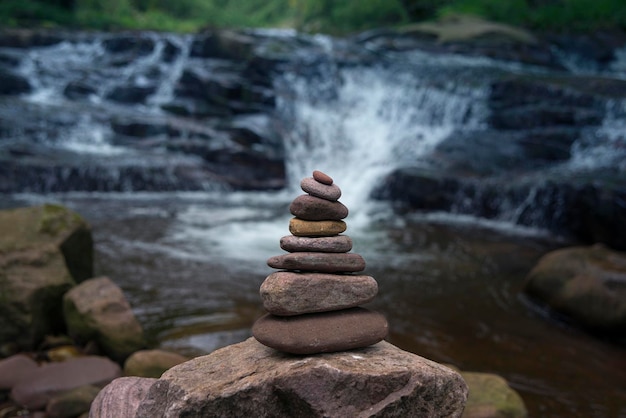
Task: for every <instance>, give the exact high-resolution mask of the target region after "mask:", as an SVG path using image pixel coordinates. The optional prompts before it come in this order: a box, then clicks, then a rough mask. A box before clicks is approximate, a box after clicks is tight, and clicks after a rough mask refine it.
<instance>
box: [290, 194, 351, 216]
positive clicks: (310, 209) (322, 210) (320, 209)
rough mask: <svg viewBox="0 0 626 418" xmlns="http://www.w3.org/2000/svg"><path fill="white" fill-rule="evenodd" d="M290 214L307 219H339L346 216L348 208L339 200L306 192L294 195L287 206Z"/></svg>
mask: <svg viewBox="0 0 626 418" xmlns="http://www.w3.org/2000/svg"><path fill="white" fill-rule="evenodd" d="M289 211H290V212H291V214H292V215H294V216H296V217H298V218H300V219H304V220H307V221H323V220H330V221H332V220H341V219H344V218H345V217H346V216H348V208H347V207H345V206H344V204H343V203H341V202H333V201H329V200H326V199H322V198H319V197H315V196H311V195H308V194H304V195H300V196H298V197H296V198H295V199H294V200H293V201H292V202H291V205H290V206H289Z"/></svg>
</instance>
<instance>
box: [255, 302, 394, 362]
mask: <svg viewBox="0 0 626 418" xmlns="http://www.w3.org/2000/svg"><path fill="white" fill-rule="evenodd" d="M388 330H389V326H388V324H387V320H386V319H385V317H384V316H383V315H382V314H380V313H378V312H374V311H370V310H368V309H365V308H350V309H344V310H341V311H332V312H320V313H310V314H304V315H296V316H276V315H272V314H267V315H265V316H262V317H261V318H259V319H258V320H257V321H256V322H255V323H254V325H253V326H252V335H254V338H256V339H257V341H259V342H260V343H261V344H264V345H266V346H268V347H271V348H274V349H276V350H279V351H283V352H286V353H292V354H316V353H331V352H335V351H344V350H352V349H356V348H363V347H367V346H370V345H372V344H376V343H377V342H379V341H381V340H383V339H384V338H385V337H386V336H387V333H388Z"/></svg>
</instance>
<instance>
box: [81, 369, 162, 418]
mask: <svg viewBox="0 0 626 418" xmlns="http://www.w3.org/2000/svg"><path fill="white" fill-rule="evenodd" d="M157 381H158V380H157V379H153V378H147V377H120V378H119V379H115V380H114V381H112V382H111V383H109V384H108V385H107V386H105V387H104V389H102V390H101V391H100V393H99V394H98V396H96V399H94V401H93V403H92V404H91V409H90V411H89V417H90V418H122V417H134V416H135V413H136V412H137V409H138V408H139V405H140V404H141V402H142V401H143V399H144V398H145V397H146V396H147V394H148V391H149V389H150V388H151V387H152V385H154V384H155V383H156V382H157ZM163 416H165V415H163V414H161V413H158V414H155V415H153V417H163Z"/></svg>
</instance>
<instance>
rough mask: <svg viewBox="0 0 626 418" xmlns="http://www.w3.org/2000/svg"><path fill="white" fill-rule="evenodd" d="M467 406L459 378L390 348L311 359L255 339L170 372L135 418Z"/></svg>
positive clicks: (411, 412)
mask: <svg viewBox="0 0 626 418" xmlns="http://www.w3.org/2000/svg"><path fill="white" fill-rule="evenodd" d="M106 390H107V389H106V388H105V391H106ZM466 399H467V386H466V384H465V382H464V381H463V379H462V378H461V376H460V375H459V374H458V373H456V372H455V371H453V370H451V369H449V368H447V367H444V366H442V365H440V364H437V363H434V362H432V361H430V360H426V359H424V358H422V357H419V356H417V355H414V354H411V353H407V352H405V351H402V350H400V349H399V348H397V347H395V346H393V345H391V344H389V343H387V342H384V341H383V342H380V343H378V344H375V345H373V346H370V347H367V348H362V349H358V350H353V351H346V352H338V353H330V354H321V355H315V356H308V357H304V356H294V355H287V354H283V353H280V352H278V351H275V350H273V349H271V348H268V347H265V346H264V345H262V344H260V343H259V342H257V341H256V340H255V339H254V338H249V339H248V340H246V341H244V342H242V343H239V344H235V345H231V346H228V347H226V348H223V349H221V350H217V351H215V352H213V353H212V354H209V355H207V356H203V357H197V358H195V359H193V360H190V361H187V362H185V363H182V364H180V365H178V366H175V367H173V368H172V369H170V370H168V371H167V372H165V373H164V374H163V376H162V377H161V378H160V379H159V380H157V381H156V382H155V383H154V384H153V385H152V386H151V387H150V390H149V391H148V394H147V395H146V397H145V398H144V399H143V401H142V402H141V403H139V405H138V408H137V413H136V415H134V416H136V417H150V418H155V417H177V416H186V417H209V416H210V417H233V416H254V417H294V416H306V417H372V416H376V417H459V416H461V414H462V412H463V408H464V406H465V402H466ZM96 404H97V405H101V403H99V402H96V403H95V404H94V405H96ZM91 414H92V415H91V416H92V417H93V418H98V417H108V416H110V415H109V414H108V413H107V411H106V408H100V407H99V406H98V409H94V408H92V411H91ZM130 416H132V415H130Z"/></svg>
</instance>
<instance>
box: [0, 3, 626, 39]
mask: <svg viewBox="0 0 626 418" xmlns="http://www.w3.org/2000/svg"><path fill="white" fill-rule="evenodd" d="M624 1H625V0H341V1H339V0H0V24H1V25H3V26H33V25H37V26H70V27H79V28H95V29H121V28H124V29H154V30H167V31H184V32H188V31H196V30H198V29H200V28H203V27H293V28H297V29H299V30H304V31H310V32H318V31H320V32H327V33H335V34H342V33H349V32H351V31H358V30H363V29H368V28H374V27H380V26H390V25H402V24H404V23H408V22H415V21H421V20H432V19H436V18H440V17H445V16H448V15H451V14H470V15H476V16H479V17H483V18H486V19H490V20H494V21H498V22H503V23H510V24H514V25H519V26H524V27H527V28H531V29H546V30H583V31H584V30H593V29H598V28H621V29H626V6H625V5H624Z"/></svg>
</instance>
